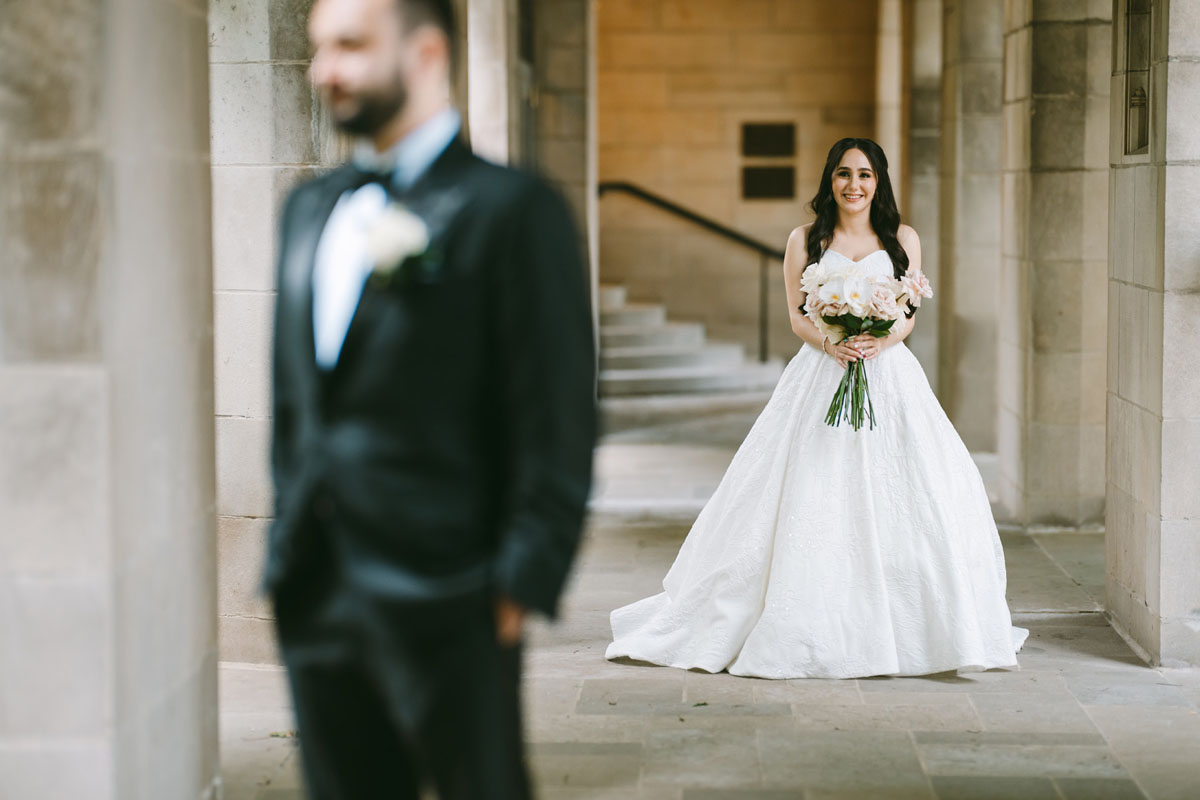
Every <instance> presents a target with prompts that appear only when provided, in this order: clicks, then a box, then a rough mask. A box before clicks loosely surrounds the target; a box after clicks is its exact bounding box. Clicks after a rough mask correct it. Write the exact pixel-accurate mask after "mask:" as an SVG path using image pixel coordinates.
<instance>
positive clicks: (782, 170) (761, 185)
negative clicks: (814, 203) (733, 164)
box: [742, 167, 796, 200]
mask: <svg viewBox="0 0 1200 800" xmlns="http://www.w3.org/2000/svg"><path fill="white" fill-rule="evenodd" d="M795 197H796V168H795V167H742V198H743V199H746V200H792V199H794V198H795Z"/></svg>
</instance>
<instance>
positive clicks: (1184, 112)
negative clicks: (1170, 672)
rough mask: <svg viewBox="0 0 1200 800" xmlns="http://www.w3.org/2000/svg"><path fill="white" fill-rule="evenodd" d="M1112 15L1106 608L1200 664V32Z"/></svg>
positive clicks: (1191, 18)
mask: <svg viewBox="0 0 1200 800" xmlns="http://www.w3.org/2000/svg"><path fill="white" fill-rule="evenodd" d="M1115 11H1116V18H1115V20H1114V28H1115V34H1116V35H1115V37H1114V38H1115V42H1116V46H1115V50H1116V53H1115V55H1116V58H1114V59H1113V62H1114V64H1115V65H1116V71H1115V72H1114V73H1113V75H1112V99H1113V103H1112V105H1113V109H1112V129H1111V130H1112V136H1111V159H1112V184H1111V185H1112V191H1111V194H1110V197H1109V209H1110V211H1109V214H1110V216H1109V225H1110V227H1111V234H1112V236H1111V242H1112V249H1111V252H1110V253H1109V277H1108V325H1109V328H1108V331H1109V333H1108V335H1109V341H1108V459H1107V462H1108V487H1107V490H1108V492H1107V499H1108V504H1107V513H1106V515H1105V516H1106V531H1107V537H1106V540H1107V544H1108V547H1107V559H1108V606H1109V612H1110V614H1111V617H1112V620H1113V623H1114V624H1115V625H1116V626H1117V627H1118V628H1120V629H1122V630H1123V631H1125V632H1126V633H1128V634H1129V635H1130V636H1131V637H1132V638H1133V639H1134V640H1135V641H1136V642H1137V643H1138V644H1139V645H1141V647H1142V648H1144V649H1145V651H1146V652H1147V653H1148V654H1149V656H1150V657H1151V658H1152V659H1153V660H1154V661H1155V662H1156V663H1161V664H1165V665H1167V666H1186V665H1190V666H1200V610H1198V609H1200V581H1198V580H1197V579H1196V576H1197V575H1198V574H1200V492H1197V486H1200V469H1198V468H1197V466H1196V453H1197V451H1200V368H1198V365H1197V359H1198V355H1197V354H1198V353H1200V323H1198V320H1200V236H1198V235H1197V228H1196V206H1197V202H1198V201H1200V166H1197V164H1200V136H1197V134H1196V131H1197V127H1198V125H1200V32H1198V31H1200V29H1198V28H1197V26H1196V16H1195V11H1194V6H1193V5H1192V4H1190V3H1184V2H1167V1H1166V0H1155V1H1154V2H1150V1H1149V0H1121V2H1119V3H1118V4H1117V6H1116V9H1115ZM1127 11H1131V12H1133V13H1132V18H1127V17H1126V12H1127ZM1146 12H1149V13H1146ZM1127 31H1128V33H1129V34H1132V35H1131V36H1127ZM1147 38H1149V39H1150V41H1149V47H1148V48H1147V42H1146V39H1147ZM1130 39H1132V43H1130V42H1129V40H1130ZM1147 50H1148V52H1149V56H1145V55H1144V54H1145V53H1146V52H1147ZM1146 66H1149V70H1148V71H1147V70H1145V69H1144V67H1146ZM1139 88H1140V89H1142V90H1143V93H1142V94H1141V95H1140V96H1138V92H1137V90H1138V89H1139ZM1143 103H1144V105H1143ZM1141 109H1145V110H1147V111H1148V112H1149V118H1148V131H1147V132H1148V146H1147V147H1146V148H1145V152H1138V150H1139V148H1138V147H1137V146H1136V145H1137V144H1139V142H1138V141H1136V139H1138V138H1139V137H1138V133H1139V130H1138V129H1139V127H1140V126H1142V125H1144V124H1145V123H1143V122H1142V121H1141V119H1140V118H1139V114H1140V113H1141Z"/></svg>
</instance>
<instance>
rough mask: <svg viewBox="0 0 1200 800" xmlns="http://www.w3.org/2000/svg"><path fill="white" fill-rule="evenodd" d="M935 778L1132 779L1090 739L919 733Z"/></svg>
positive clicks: (1096, 739) (1096, 738) (1095, 739)
mask: <svg viewBox="0 0 1200 800" xmlns="http://www.w3.org/2000/svg"><path fill="white" fill-rule="evenodd" d="M915 736H916V739H917V748H918V750H919V751H920V753H921V761H922V763H924V765H925V769H926V770H927V771H928V772H929V774H930V775H958V776H985V775H994V776H1008V777H1064V778H1074V777H1080V778H1127V777H1129V776H1128V773H1127V772H1126V771H1125V769H1124V767H1122V765H1121V762H1120V761H1118V760H1117V758H1116V757H1115V756H1114V755H1113V753H1112V752H1111V751H1110V750H1109V748H1108V746H1107V745H1106V743H1105V742H1104V739H1103V738H1102V737H1100V736H1091V735H1087V734H1003V733H983V734H944V733H929V734H923V733H917V734H915Z"/></svg>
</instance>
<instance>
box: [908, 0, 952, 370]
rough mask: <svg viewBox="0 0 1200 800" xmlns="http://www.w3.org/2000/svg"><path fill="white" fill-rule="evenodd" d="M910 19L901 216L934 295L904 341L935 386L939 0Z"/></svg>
mask: <svg viewBox="0 0 1200 800" xmlns="http://www.w3.org/2000/svg"><path fill="white" fill-rule="evenodd" d="M909 19H910V20H911V24H910V31H911V32H910V34H909V36H908V37H907V39H908V42H909V55H908V61H909V65H910V74H911V75H912V78H911V81H910V88H909V94H908V97H907V102H908V120H909V122H908V131H907V133H908V186H909V200H908V203H907V204H906V206H905V208H904V209H903V215H904V219H905V221H906V222H907V223H908V224H909V225H911V226H912V227H913V228H914V229H915V230H916V231H917V234H918V235H919V236H920V237H921V268H922V269H923V270H924V271H925V274H926V275H927V276H929V281H930V283H932V284H933V286H934V292H935V293H934V296H933V297H932V298H930V299H928V300H926V301H925V302H924V303H922V304H921V311H920V313H919V314H918V315H917V324H916V326H915V327H914V328H913V331H912V333H911V334H909V337H908V339H907V340H906V343H907V344H908V347H909V349H911V350H912V351H913V354H914V355H916V357H917V359H918V360H919V361H920V362H921V366H922V367H924V368H925V376H926V377H927V378H928V379H929V384H930V385H931V386H934V387H936V386H937V385H938V315H939V311H938V304H939V303H940V302H941V292H942V288H943V287H942V285H941V269H940V266H941V264H940V263H939V262H940V245H941V241H940V239H941V237H940V235H939V225H940V223H941V219H940V217H939V212H938V203H939V191H940V183H939V178H938V171H939V169H940V168H941V152H940V149H941V113H942V103H941V93H942V0H914V2H913V3H912V7H911V13H910V17H909Z"/></svg>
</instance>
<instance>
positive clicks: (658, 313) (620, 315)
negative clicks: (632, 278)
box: [600, 303, 667, 328]
mask: <svg viewBox="0 0 1200 800" xmlns="http://www.w3.org/2000/svg"><path fill="white" fill-rule="evenodd" d="M666 321H667V309H666V308H665V307H664V306H660V305H648V304H642V303H626V304H625V305H624V306H622V307H621V308H615V309H611V310H609V311H605V310H604V309H601V310H600V326H601V327H608V326H613V327H621V328H625V327H630V326H646V325H662V324H664V323H665V322H666Z"/></svg>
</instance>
